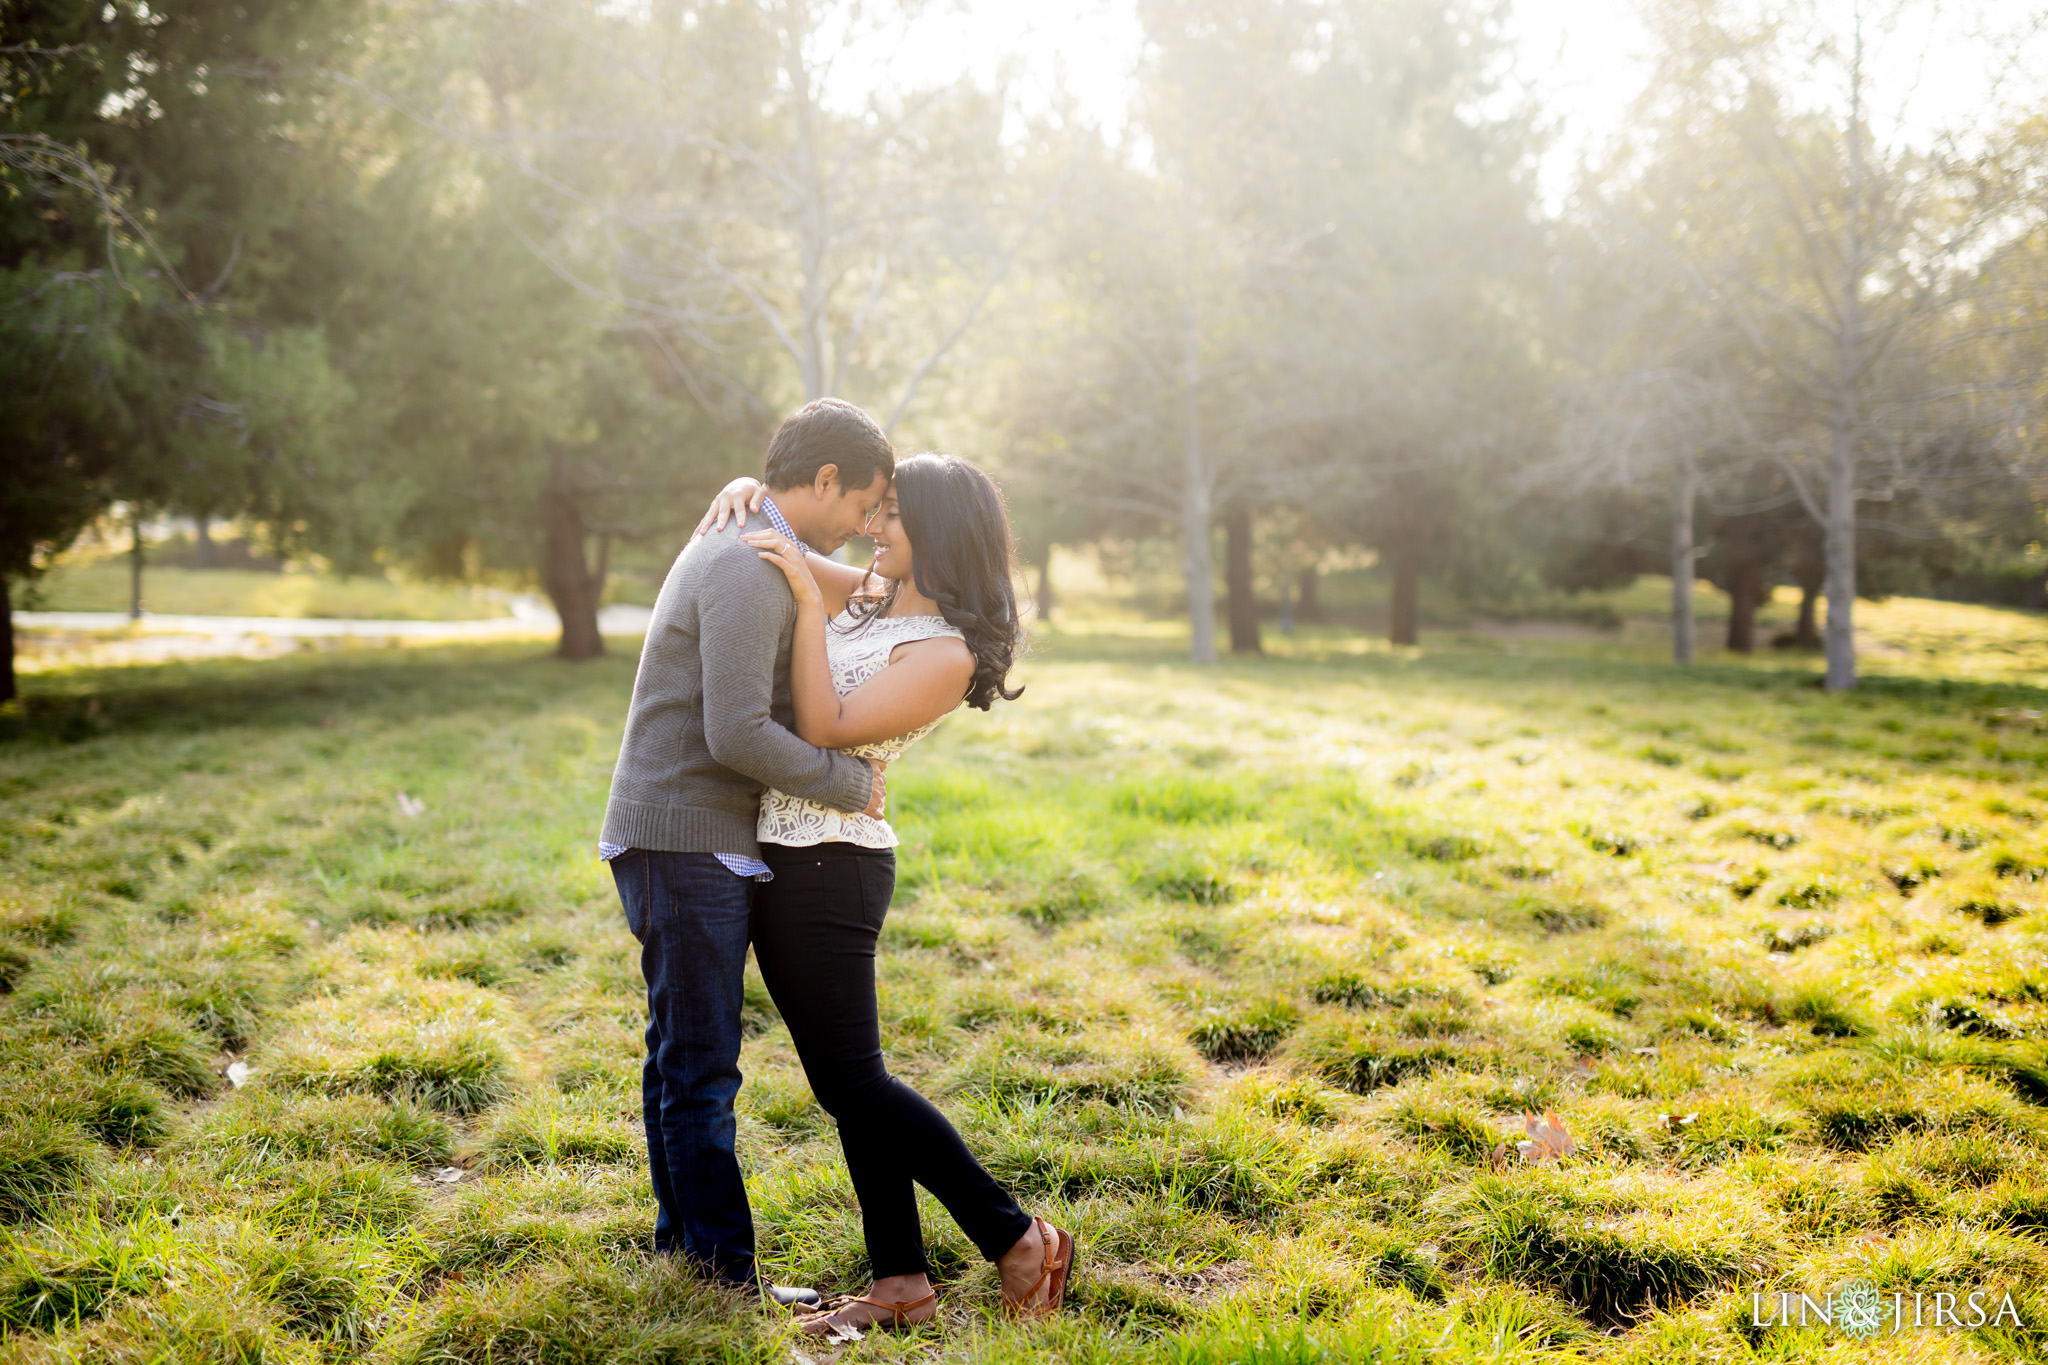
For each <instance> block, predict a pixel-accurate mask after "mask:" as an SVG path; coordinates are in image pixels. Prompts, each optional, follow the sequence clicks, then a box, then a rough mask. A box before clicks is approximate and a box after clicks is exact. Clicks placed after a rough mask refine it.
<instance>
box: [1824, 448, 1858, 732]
mask: <svg viewBox="0 0 2048 1365" xmlns="http://www.w3.org/2000/svg"><path fill="white" fill-rule="evenodd" d="M1845 427H1846V424H1845V423H1840V422H1838V424H1837V427H1836V431H1835V458H1834V461H1833V463H1832V464H1831V466H1830V467H1829V469H1828V524H1827V557H1828V576H1827V594H1828V624H1827V631H1826V645H1827V652H1828V673H1827V689H1828V691H1830V692H1846V691H1848V690H1849V689H1850V688H1853V687H1854V686H1856V458H1855V454H1854V452H1853V450H1852V448H1851V443H1852V442H1853V441H1854V439H1855V437H1854V435H1853V434H1852V433H1851V431H1849V430H1846V429H1844V428H1845Z"/></svg>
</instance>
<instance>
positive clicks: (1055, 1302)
mask: <svg viewBox="0 0 2048 1365" xmlns="http://www.w3.org/2000/svg"><path fill="white" fill-rule="evenodd" d="M1033 1221H1034V1222H1036V1223H1037V1224H1038V1235H1039V1237H1040V1238H1041V1239H1042V1240H1043V1241H1044V1243H1045V1269H1043V1270H1041V1271H1039V1272H1038V1278H1037V1279H1035V1280H1033V1281H1032V1282H1031V1287H1030V1288H1029V1289H1027V1290H1025V1291H1024V1293H1023V1295H1022V1296H1021V1297H1019V1298H1014V1299H1013V1298H1011V1297H1010V1296H1009V1295H1008V1294H1005V1295H1003V1307H1005V1308H1007V1309H1008V1310H1009V1311H1010V1316H1011V1317H1013V1318H1017V1319H1019V1320H1020V1321H1023V1322H1035V1321H1037V1320H1038V1319H1040V1318H1049V1317H1051V1316H1052V1315H1053V1314H1054V1313H1057V1312H1059V1311H1060V1308H1061V1306H1062V1305H1064V1304H1065V1303H1066V1301H1067V1276H1068V1275H1069V1274H1071V1273H1072V1271H1073V1269H1074V1237H1073V1234H1072V1233H1069V1232H1064V1231H1062V1230H1061V1229H1059V1228H1056V1227H1054V1226H1053V1225H1052V1224H1051V1223H1048V1222H1046V1221H1045V1220H1044V1219H1043V1218H1038V1219H1034V1220H1033ZM1040 1285H1043V1286H1045V1301H1044V1302H1043V1303H1038V1304H1034V1303H1032V1302H1031V1300H1032V1298H1033V1296H1035V1295H1036V1294H1037V1293H1038V1289H1039V1286H1040Z"/></svg>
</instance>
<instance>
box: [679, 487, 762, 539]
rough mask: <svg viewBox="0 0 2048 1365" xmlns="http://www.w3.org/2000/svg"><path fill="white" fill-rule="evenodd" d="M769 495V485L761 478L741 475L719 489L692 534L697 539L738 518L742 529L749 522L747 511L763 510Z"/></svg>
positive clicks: (720, 528) (719, 529)
mask: <svg viewBox="0 0 2048 1365" xmlns="http://www.w3.org/2000/svg"><path fill="white" fill-rule="evenodd" d="M767 496H768V485H767V484H765V483H762V482H761V481H760V480H759V479H752V478H748V477H747V476H746V475H745V474H742V475H740V476H739V477H738V478H737V479H734V480H733V481H732V482H731V483H729V484H727V485H726V486H725V487H723V488H721V489H719V490H718V496H717V497H715V498H713V499H712V500H711V506H710V508H709V509H708V510H707V511H706V512H705V513H704V520H702V521H700V522H698V523H697V529H696V530H695V531H693V532H691V534H690V539H692V540H695V539H697V537H699V536H701V535H703V534H704V533H705V532H706V531H723V530H724V529H725V524H726V523H727V522H728V521H732V520H734V519H737V520H738V521H739V524H740V526H741V528H742V529H744V528H745V526H746V524H747V513H749V512H758V511H760V510H761V499H763V498H765V497H767Z"/></svg>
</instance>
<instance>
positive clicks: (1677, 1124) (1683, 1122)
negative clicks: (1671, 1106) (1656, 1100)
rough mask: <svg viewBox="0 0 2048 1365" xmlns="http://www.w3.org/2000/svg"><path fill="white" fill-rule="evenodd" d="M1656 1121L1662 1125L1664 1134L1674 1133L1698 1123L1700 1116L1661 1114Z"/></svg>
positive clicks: (1695, 1114) (1694, 1114) (1693, 1114)
mask: <svg viewBox="0 0 2048 1365" xmlns="http://www.w3.org/2000/svg"><path fill="white" fill-rule="evenodd" d="M1657 1121H1658V1122H1659V1123H1661V1124H1663V1125H1664V1131H1665V1132H1667V1133H1676V1132H1681V1131H1683V1130H1684V1129H1687V1128H1690V1127H1692V1126H1693V1125H1694V1124H1695V1123H1698V1122H1699V1121H1700V1116H1699V1115H1698V1114H1697V1113H1692V1114H1663V1115H1660V1116H1659V1117H1658V1120H1657Z"/></svg>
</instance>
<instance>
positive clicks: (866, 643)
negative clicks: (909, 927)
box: [755, 612, 966, 848]
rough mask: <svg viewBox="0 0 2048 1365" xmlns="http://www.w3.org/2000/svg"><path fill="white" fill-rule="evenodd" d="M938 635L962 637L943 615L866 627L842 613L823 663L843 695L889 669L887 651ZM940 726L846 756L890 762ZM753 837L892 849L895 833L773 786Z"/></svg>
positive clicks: (799, 844)
mask: <svg viewBox="0 0 2048 1365" xmlns="http://www.w3.org/2000/svg"><path fill="white" fill-rule="evenodd" d="M942 635H951V636H953V637H954V638H956V639H964V638H966V637H964V636H962V635H961V634H960V632H959V631H958V630H956V629H954V628H953V627H952V626H949V625H947V624H946V618H945V617H943V616H878V617H876V618H874V619H873V620H871V621H869V622H868V623H867V624H866V625H859V624H857V623H856V622H855V621H854V619H853V617H851V616H850V615H847V614H846V613H844V612H842V613H840V615H839V616H838V617H837V618H836V619H834V620H833V622H832V623H831V625H830V626H829V627H828V628H827V629H826V631H825V660H826V662H827V664H829V665H830V667H831V669H832V686H833V687H834V688H836V689H837V690H838V692H839V695H840V696H842V697H843V696H845V695H846V694H847V693H849V692H851V691H853V689H854V688H856V687H859V686H860V685H861V684H862V683H864V682H866V681H867V680H868V679H869V678H872V677H874V676H875V674H877V673H880V672H881V671H882V670H883V669H884V668H887V667H888V666H889V654H890V651H892V650H894V649H895V648H896V646H898V645H907V644H910V643H912V642H914V641H917V640H931V639H936V638H937V637H939V636H942ZM955 709H956V710H957V709H958V708H955ZM944 719H945V717H944V716H941V717H939V720H944ZM938 725H939V721H937V720H935V721H933V722H932V723H931V724H929V725H924V726H920V727H918V728H917V729H915V730H912V731H911V732H910V733H909V734H907V735H898V736H897V737H896V738H894V739H891V740H884V741H883V742H882V743H880V744H861V745H856V746H855V747H853V748H851V749H848V750H847V751H846V752H847V753H850V754H853V755H855V756H856V757H859V758H872V759H879V760H881V761H882V762H885V763H893V762H895V761H896V760H897V759H898V758H899V757H901V756H902V754H903V751H904V750H905V749H908V748H909V747H910V746H911V745H913V744H915V743H917V742H918V741H919V740H921V739H923V738H924V737H925V736H926V735H928V734H930V733H931V732H932V731H933V730H935V729H937V728H938ZM755 837H757V838H758V839H760V841H761V842H762V843H764V844H782V845H784V846H786V847H791V848H803V847H806V846H808V845H810V844H859V845H860V846H861V847H862V848H894V847H896V831H895V830H894V829H891V828H890V827H889V822H888V821H887V820H877V819H875V818H874V817H872V816H869V815H865V814H863V813H861V812H859V811H855V812H853V813H852V814H848V813H847V812H845V811H839V810H834V809H832V808H831V807H830V806H821V805H819V804H818V803H817V802H815V801H806V800H804V799H803V798H802V797H800V796H791V795H789V794H788V793H787V792H779V791H775V790H773V789H772V788H771V789H770V790H769V791H768V793H767V794H766V795H764V796H763V797H762V798H761V823H760V827H759V828H758V829H757V830H756V831H755Z"/></svg>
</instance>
